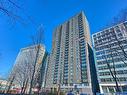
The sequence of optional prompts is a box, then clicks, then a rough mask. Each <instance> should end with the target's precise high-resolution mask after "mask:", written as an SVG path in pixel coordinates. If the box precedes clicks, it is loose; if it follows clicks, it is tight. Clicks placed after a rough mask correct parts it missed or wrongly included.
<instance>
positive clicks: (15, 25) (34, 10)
mask: <svg viewBox="0 0 127 95" xmlns="http://www.w3.org/2000/svg"><path fill="white" fill-rule="evenodd" d="M18 4H19V5H20V6H21V7H22V11H21V10H20V11H18V10H14V11H15V13H16V14H18V15H20V16H21V17H22V18H24V20H25V23H26V24H25V25H23V24H21V23H20V22H14V21H12V20H11V19H10V18H8V17H7V16H5V15H3V14H2V13H1V12H0V77H7V75H8V73H9V72H10V70H11V68H12V66H13V64H14V62H15V59H16V56H17V54H18V52H19V50H20V48H23V47H26V46H29V45H30V44H31V43H32V40H31V36H32V35H34V34H35V32H36V31H37V28H38V27H39V25H41V24H43V27H44V30H45V33H44V35H45V42H44V43H45V46H46V49H47V51H50V50H51V45H52V32H53V29H54V28H55V27H56V26H57V25H59V24H61V23H63V22H64V21H66V20H68V19H69V18H71V17H72V16H73V15H75V14H76V13H78V12H80V11H81V10H83V11H84V13H85V15H86V16H87V19H88V21H89V25H90V30H91V31H90V32H91V34H92V33H95V32H97V31H99V30H101V29H102V27H105V26H106V25H107V24H108V23H109V22H110V21H111V20H112V18H113V17H114V16H116V15H117V14H118V13H119V11H120V10H121V9H124V8H126V7H127V0H21V2H20V1H19V2H18ZM28 16H29V17H30V19H32V21H31V20H30V19H28V18H27V17H28Z"/></svg>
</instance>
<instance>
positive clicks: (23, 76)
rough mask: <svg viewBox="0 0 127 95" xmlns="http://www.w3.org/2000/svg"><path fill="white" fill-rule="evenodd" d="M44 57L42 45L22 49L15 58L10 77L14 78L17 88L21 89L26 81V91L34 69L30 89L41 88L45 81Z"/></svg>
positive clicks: (44, 51) (45, 53) (44, 52)
mask: <svg viewBox="0 0 127 95" xmlns="http://www.w3.org/2000/svg"><path fill="white" fill-rule="evenodd" d="M37 52H38V53H37ZM46 56H47V52H46V49H45V47H44V46H43V45H33V46H29V47H26V48H22V49H21V50H20V52H19V54H18V56H17V58H16V61H15V65H14V67H13V70H12V73H11V75H10V77H12V76H15V78H14V82H15V83H17V84H18V85H19V87H23V83H26V81H28V85H27V88H28V89H27V91H28V90H29V84H30V81H31V79H32V74H33V72H34V68H35V73H34V81H33V84H32V87H33V88H37V87H42V86H43V85H44V81H45V78H44V76H45V65H46V62H45V59H46ZM35 62H36V63H35ZM27 93H28V92H27Z"/></svg>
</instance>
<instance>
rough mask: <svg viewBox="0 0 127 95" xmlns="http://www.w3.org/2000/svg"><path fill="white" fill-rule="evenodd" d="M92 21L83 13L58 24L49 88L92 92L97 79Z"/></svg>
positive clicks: (49, 75)
mask: <svg viewBox="0 0 127 95" xmlns="http://www.w3.org/2000/svg"><path fill="white" fill-rule="evenodd" d="M91 47H92V45H91V39H90V31H89V24H88V21H87V19H86V16H85V15H84V13H83V12H80V13H79V14H77V15H75V16H74V17H72V18H71V19H70V20H68V21H66V22H64V23H63V24H61V25H59V26H58V27H56V29H55V30H54V33H53V42H52V51H51V54H50V59H49V65H48V70H47V81H46V88H59V87H60V89H61V90H64V91H69V90H75V89H77V90H78V91H79V92H84V93H87V94H90V95H92V94H93V93H95V92H97V91H98V82H97V76H96V69H95V63H94V56H93V51H92V48H91Z"/></svg>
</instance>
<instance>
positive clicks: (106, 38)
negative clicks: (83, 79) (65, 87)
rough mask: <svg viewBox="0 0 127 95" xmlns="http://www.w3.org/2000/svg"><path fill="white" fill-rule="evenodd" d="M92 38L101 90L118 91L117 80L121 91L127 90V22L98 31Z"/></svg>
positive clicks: (104, 91)
mask: <svg viewBox="0 0 127 95" xmlns="http://www.w3.org/2000/svg"><path fill="white" fill-rule="evenodd" d="M92 39H93V45H94V48H95V55H96V67H97V72H98V78H99V85H100V90H101V92H102V93H109V92H110V93H111V92H116V91H117V87H116V81H117V82H118V88H119V90H120V91H121V92H124V91H127V22H126V21H125V22H123V23H120V24H118V25H114V26H112V27H109V28H107V29H104V30H102V31H100V32H97V33H95V34H93V35H92ZM113 76H115V78H113ZM115 79H116V81H115Z"/></svg>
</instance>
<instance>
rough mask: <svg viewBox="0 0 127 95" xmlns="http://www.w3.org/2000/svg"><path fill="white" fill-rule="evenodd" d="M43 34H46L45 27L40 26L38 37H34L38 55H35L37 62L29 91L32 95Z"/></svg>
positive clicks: (35, 62)
mask: <svg viewBox="0 0 127 95" xmlns="http://www.w3.org/2000/svg"><path fill="white" fill-rule="evenodd" d="M43 34H44V30H43V27H42V26H40V27H39V30H38V32H37V35H36V36H35V37H32V40H33V44H34V45H36V46H35V51H36V55H35V61H34V66H33V73H32V77H31V82H30V90H29V94H30V95H31V94H32V88H33V81H34V76H35V70H36V65H37V61H38V58H39V51H40V48H41V43H42V41H43Z"/></svg>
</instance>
